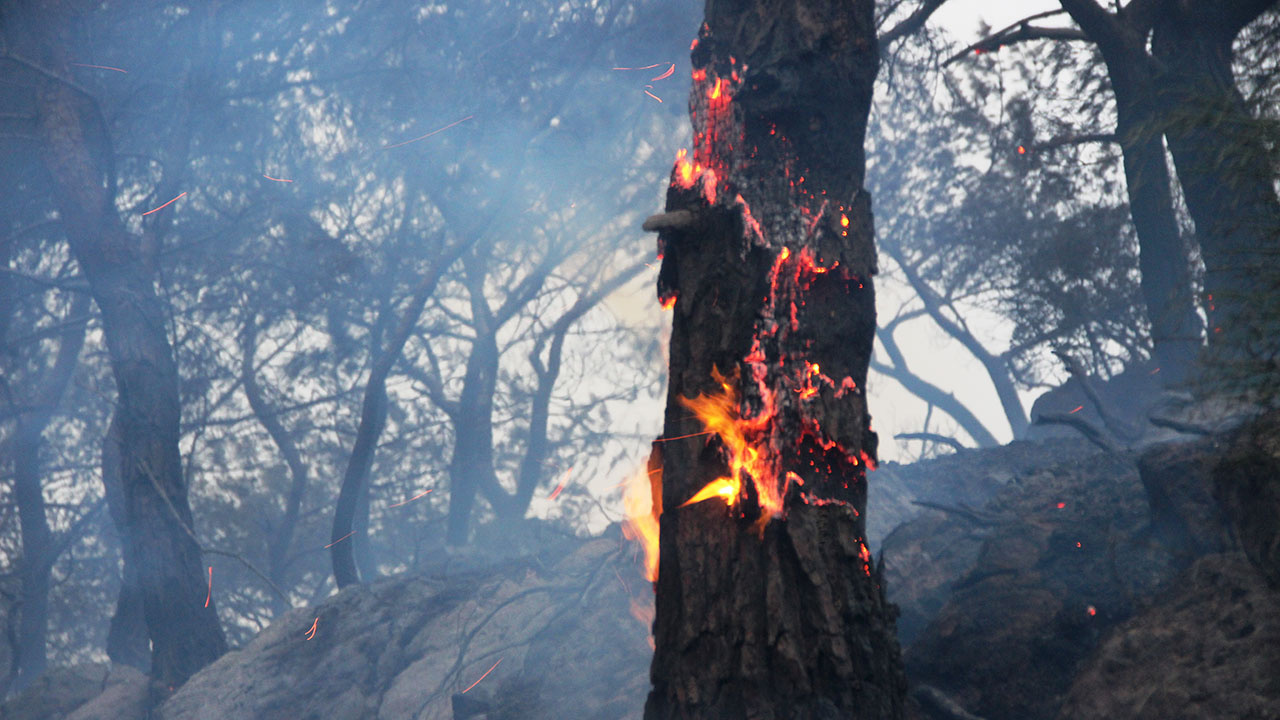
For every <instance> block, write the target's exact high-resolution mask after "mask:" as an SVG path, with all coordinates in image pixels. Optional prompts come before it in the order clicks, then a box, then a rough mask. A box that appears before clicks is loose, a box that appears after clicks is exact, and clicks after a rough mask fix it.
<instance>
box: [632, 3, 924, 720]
mask: <svg viewBox="0 0 1280 720" xmlns="http://www.w3.org/2000/svg"><path fill="white" fill-rule="evenodd" d="M692 59H693V75H694V86H693V92H692V95H691V99H690V115H691V117H692V120H693V128H694V144H695V148H694V153H693V158H692V159H691V160H689V159H688V158H681V159H679V160H678V161H677V165H676V168H675V169H674V171H673V173H672V184H671V187H670V189H669V190H668V193H667V203H666V210H667V213H666V214H665V215H664V216H660V217H658V218H652V219H651V220H650V222H649V223H646V225H647V227H650V228H655V229H656V228H659V227H661V230H660V234H659V247H660V250H661V251H662V252H663V255H664V259H663V264H662V269H661V272H660V275H659V280H658V284H659V296H660V297H661V298H662V299H663V300H664V302H667V301H670V300H672V299H674V300H675V308H674V310H675V317H674V326H673V330H672V337H671V350H670V353H671V355H670V380H669V382H670V385H669V388H668V395H667V410H666V415H665V424H664V438H663V439H661V440H660V441H659V442H658V443H657V444H656V445H655V448H657V450H655V456H656V457H655V458H654V459H655V460H660V462H661V468H662V472H661V475H660V476H656V477H655V476H651V477H655V480H657V481H658V482H661V496H660V497H661V505H662V508H660V509H658V511H659V512H661V516H660V523H661V533H660V534H661V541H660V545H661V555H660V568H659V571H658V579H657V585H656V591H657V618H656V621H655V624H654V639H655V643H656V651H655V654H654V659H653V665H652V669H651V677H652V681H653V690H652V692H651V693H650V695H649V699H648V702H647V704H646V707H645V717H646V718H647V720H666V719H668V718H747V717H751V718H774V719H778V720H781V719H784V718H795V719H801V718H877V719H880V718H895V717H901V715H902V711H903V698H904V693H905V687H906V682H905V678H904V675H903V672H902V669H901V662H900V659H899V651H898V645H897V641H896V639H895V637H894V628H893V610H892V608H891V606H890V605H888V603H887V602H886V601H885V599H884V590H883V588H882V587H881V585H880V582H879V580H878V577H877V575H878V574H877V573H876V572H875V569H874V568H873V567H872V560H871V557H870V554H869V552H868V551H867V549H866V545H865V542H866V541H865V538H864V526H865V524H864V518H863V517H862V513H863V511H864V510H865V506H866V492H867V486H866V476H865V470H866V467H867V465H868V464H870V463H871V461H872V460H873V459H874V457H875V451H876V437H875V434H874V433H873V432H871V429H870V416H869V414H868V412H867V406H866V399H865V396H864V395H863V384H864V381H865V378H866V373H867V365H868V362H869V359H870V354H871V344H872V341H873V337H874V333H875V308H874V297H873V292H872V286H871V275H872V274H874V272H875V269H876V261H875V248H874V242H873V230H872V224H871V210H870V208H871V203H870V198H869V196H868V195H867V193H866V191H865V190H863V189H862V182H863V169H864V155H863V147H862V143H863V136H864V133H865V130H866V121H867V114H868V111H869V106H870V101H871V93H872V83H873V81H874V79H875V74H876V69H877V47H876V39H875V30H874V25H873V8H872V3H871V2H870V1H869V0H859V1H857V2H849V1H847V0H841V1H837V0H798V1H795V2H787V3H781V4H780V3H776V2H768V1H766V0H749V1H747V0H738V1H737V2H725V1H722V0H708V2H707V5H706V23H705V24H704V26H703V28H702V31H701V32H700V33H699V36H698V39H697V41H696V42H695V45H694V48H693V54H692ZM718 378H723V381H721V380H719V379H718ZM698 415H701V417H702V419H700V418H699V417H697V416H698ZM708 427H709V428H710V430H708V429H707V428H708ZM731 466H732V467H731ZM704 488H708V489H709V491H710V499H708V500H706V501H702V502H696V503H693V504H686V503H688V501H690V500H691V499H694V496H695V494H704V493H700V490H702V489H704Z"/></svg>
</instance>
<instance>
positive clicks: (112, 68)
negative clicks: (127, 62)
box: [71, 63, 129, 75]
mask: <svg viewBox="0 0 1280 720" xmlns="http://www.w3.org/2000/svg"><path fill="white" fill-rule="evenodd" d="M71 64H72V65H75V66H76V67H87V68H96V69H98V70H114V71H116V72H118V73H124V74H126V75H128V74H129V71H128V70H121V69H120V68H118V67H111V66H110V65H90V64H88V63H71Z"/></svg>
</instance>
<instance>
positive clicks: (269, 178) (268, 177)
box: [262, 174, 293, 183]
mask: <svg viewBox="0 0 1280 720" xmlns="http://www.w3.org/2000/svg"><path fill="white" fill-rule="evenodd" d="M262 177H264V178H266V179H268V180H274V181H276V182H289V183H291V182H293V181H292V180H285V179H284V178H273V177H271V176H270V175H265V174H264V175H263V176H262Z"/></svg>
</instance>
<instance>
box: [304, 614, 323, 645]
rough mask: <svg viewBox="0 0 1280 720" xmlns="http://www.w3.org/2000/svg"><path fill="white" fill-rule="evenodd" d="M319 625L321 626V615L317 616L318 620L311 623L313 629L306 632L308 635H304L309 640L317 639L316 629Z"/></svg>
mask: <svg viewBox="0 0 1280 720" xmlns="http://www.w3.org/2000/svg"><path fill="white" fill-rule="evenodd" d="M318 625H320V616H319V615H317V616H316V619H315V620H313V621H312V623H311V629H309V630H307V632H306V633H304V634H305V635H306V636H307V639H308V640H310V639H311V638H313V637H315V636H316V627H317V626H318Z"/></svg>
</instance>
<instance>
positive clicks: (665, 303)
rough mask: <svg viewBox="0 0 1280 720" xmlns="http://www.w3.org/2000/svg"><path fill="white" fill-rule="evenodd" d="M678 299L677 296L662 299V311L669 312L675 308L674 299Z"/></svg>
mask: <svg viewBox="0 0 1280 720" xmlns="http://www.w3.org/2000/svg"><path fill="white" fill-rule="evenodd" d="M678 297H679V296H678V295H668V296H667V297H664V298H662V300H661V303H662V309H663V310H670V309H671V308H673V307H675V306H676V298H678Z"/></svg>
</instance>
